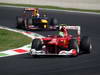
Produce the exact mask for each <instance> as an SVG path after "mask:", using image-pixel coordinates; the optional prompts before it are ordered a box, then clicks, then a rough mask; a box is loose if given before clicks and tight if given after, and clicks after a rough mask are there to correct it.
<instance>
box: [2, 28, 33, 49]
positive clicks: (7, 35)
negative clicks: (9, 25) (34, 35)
mask: <svg viewBox="0 0 100 75" xmlns="http://www.w3.org/2000/svg"><path fill="white" fill-rule="evenodd" d="M31 41H32V40H31V38H29V37H27V36H25V35H23V34H20V33H16V32H11V31H8V30H4V29H0V51H2V50H7V49H13V48H18V47H21V46H23V45H26V44H29V43H30V42H31Z"/></svg>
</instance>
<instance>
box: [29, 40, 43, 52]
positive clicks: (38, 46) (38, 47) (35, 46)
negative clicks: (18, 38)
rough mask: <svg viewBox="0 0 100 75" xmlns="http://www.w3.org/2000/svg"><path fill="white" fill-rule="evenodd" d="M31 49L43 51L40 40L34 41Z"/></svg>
mask: <svg viewBox="0 0 100 75" xmlns="http://www.w3.org/2000/svg"><path fill="white" fill-rule="evenodd" d="M31 49H35V50H41V49H42V42H41V40H40V39H34V40H33V41H32V46H31Z"/></svg>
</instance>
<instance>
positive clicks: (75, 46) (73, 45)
mask: <svg viewBox="0 0 100 75" xmlns="http://www.w3.org/2000/svg"><path fill="white" fill-rule="evenodd" d="M71 49H73V50H74V53H73V54H72V56H77V55H78V53H79V46H78V42H77V40H76V39H72V40H70V43H69V50H71ZM75 50H76V51H75Z"/></svg>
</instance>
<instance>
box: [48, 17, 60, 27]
mask: <svg viewBox="0 0 100 75" xmlns="http://www.w3.org/2000/svg"><path fill="white" fill-rule="evenodd" d="M57 24H58V20H57V19H56V18H51V21H50V25H52V26H54V25H57Z"/></svg>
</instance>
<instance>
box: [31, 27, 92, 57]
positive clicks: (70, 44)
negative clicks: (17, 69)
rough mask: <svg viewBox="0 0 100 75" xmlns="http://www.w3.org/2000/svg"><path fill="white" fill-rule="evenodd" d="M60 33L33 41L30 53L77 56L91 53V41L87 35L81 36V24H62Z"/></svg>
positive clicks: (33, 54)
mask: <svg viewBox="0 0 100 75" xmlns="http://www.w3.org/2000/svg"><path fill="white" fill-rule="evenodd" d="M59 29H60V31H59V32H60V34H61V32H62V34H63V36H62V35H54V36H53V35H52V36H48V37H44V38H36V39H33V41H32V46H31V50H30V54H31V55H32V56H36V55H70V56H77V55H78V54H80V53H90V51H91V49H92V45H91V41H90V39H89V38H88V37H87V36H84V37H82V38H81V37H80V26H60V27H59ZM70 30H76V31H77V32H76V34H77V35H71V34H70V33H69V31H70Z"/></svg>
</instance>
